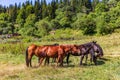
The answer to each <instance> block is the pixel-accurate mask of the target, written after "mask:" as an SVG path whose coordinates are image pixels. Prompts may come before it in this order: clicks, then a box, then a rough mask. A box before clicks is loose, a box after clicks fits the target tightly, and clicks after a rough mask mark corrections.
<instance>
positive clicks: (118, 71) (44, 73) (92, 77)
mask: <svg viewBox="0 0 120 80" xmlns="http://www.w3.org/2000/svg"><path fill="white" fill-rule="evenodd" d="M119 34H120V33H117V32H116V33H113V34H112V35H106V36H98V37H97V36H81V39H79V40H70V41H69V40H67V41H56V42H55V41H54V42H53V41H42V42H29V43H23V42H21V43H16V44H11V43H2V44H1V45H0V80H120V35H119ZM92 40H96V41H97V43H98V44H100V45H101V46H102V48H103V50H104V56H103V58H102V59H98V60H97V63H98V65H97V66H95V65H94V64H93V63H92V64H91V63H90V61H88V63H87V64H84V65H83V66H79V57H75V56H70V64H69V66H67V65H66V63H65V61H64V64H63V65H64V67H55V66H54V63H50V65H49V66H43V65H42V66H41V67H39V68H36V67H34V68H27V67H26V65H25V49H26V48H27V46H28V45H30V44H32V43H35V44H39V45H44V44H53V43H59V44H82V43H86V42H90V41H92ZM32 62H33V63H32V64H33V66H36V65H38V64H37V57H33V61H32ZM83 63H84V62H83Z"/></svg>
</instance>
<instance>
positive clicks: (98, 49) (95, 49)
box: [84, 41, 103, 63]
mask: <svg viewBox="0 0 120 80" xmlns="http://www.w3.org/2000/svg"><path fill="white" fill-rule="evenodd" d="M84 45H85V46H86V47H88V46H90V45H93V48H92V49H91V50H89V53H93V54H94V55H95V53H97V55H95V56H94V57H95V58H96V59H97V57H102V56H103V49H102V47H101V46H100V45H99V44H97V43H96V41H93V42H89V43H86V44H84ZM87 59H88V55H86V63H87ZM90 61H91V62H92V61H94V60H93V58H92V55H91V58H90ZM94 62H95V61H94Z"/></svg>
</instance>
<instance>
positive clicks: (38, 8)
mask: <svg viewBox="0 0 120 80" xmlns="http://www.w3.org/2000/svg"><path fill="white" fill-rule="evenodd" d="M100 17H103V18H100ZM119 17H120V2H119V0H102V1H99V0H93V1H92V2H91V0H52V1H51V2H50V3H49V4H47V3H46V0H35V2H34V4H32V2H30V1H26V2H25V3H22V5H21V4H19V5H17V4H16V3H15V5H10V6H9V7H3V6H0V34H3V33H4V34H8V33H14V32H16V33H21V34H22V35H27V36H34V37H44V36H46V35H49V32H50V31H52V30H56V29H61V28H62V29H64V30H65V29H66V28H72V29H74V30H80V31H82V32H83V34H84V35H90V34H95V33H97V34H102V35H103V34H109V33H112V32H114V30H115V29H117V28H119V23H120V19H119ZM97 20H98V21H99V22H98V21H97Z"/></svg>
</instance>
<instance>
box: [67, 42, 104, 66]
mask: <svg viewBox="0 0 120 80" xmlns="http://www.w3.org/2000/svg"><path fill="white" fill-rule="evenodd" d="M78 47H79V49H80V51H81V54H78V53H74V52H73V53H69V54H68V55H67V58H66V61H67V64H69V62H68V60H69V56H70V54H72V55H74V56H81V59H80V65H82V60H83V58H84V56H85V55H86V61H87V58H88V54H90V55H91V60H93V62H94V63H95V65H96V59H97V57H100V56H103V50H102V48H101V47H100V46H99V45H98V44H96V42H94V41H93V42H90V43H86V44H82V45H78ZM95 52H97V53H98V54H97V55H96V56H95Z"/></svg>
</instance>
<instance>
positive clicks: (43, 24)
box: [35, 20, 51, 37]
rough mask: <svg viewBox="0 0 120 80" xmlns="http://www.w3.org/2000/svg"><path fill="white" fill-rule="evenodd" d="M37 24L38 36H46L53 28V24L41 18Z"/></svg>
mask: <svg viewBox="0 0 120 80" xmlns="http://www.w3.org/2000/svg"><path fill="white" fill-rule="evenodd" d="M35 26H36V34H35V35H36V36H37V37H44V36H45V35H47V34H48V33H49V31H50V30H51V24H50V23H49V22H48V21H46V20H40V21H38V22H36V24H35Z"/></svg>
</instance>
